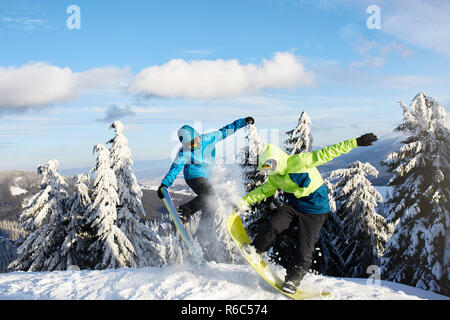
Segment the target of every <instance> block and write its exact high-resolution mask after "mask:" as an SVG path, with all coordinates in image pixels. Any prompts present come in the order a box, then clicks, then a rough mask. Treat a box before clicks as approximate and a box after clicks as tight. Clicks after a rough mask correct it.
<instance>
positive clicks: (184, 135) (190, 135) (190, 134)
mask: <svg viewBox="0 0 450 320" xmlns="http://www.w3.org/2000/svg"><path fill="white" fill-rule="evenodd" d="M199 135H200V134H199V133H198V132H197V131H196V130H195V129H194V128H192V127H191V126H188V125H187V124H185V125H184V126H182V127H181V128H180V129H179V130H178V139H180V142H181V143H188V142H190V141H191V140H192V139H194V138H196V137H198V136H199Z"/></svg>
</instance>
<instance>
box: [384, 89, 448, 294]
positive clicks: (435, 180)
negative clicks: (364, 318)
mask: <svg viewBox="0 0 450 320" xmlns="http://www.w3.org/2000/svg"><path fill="white" fill-rule="evenodd" d="M400 106H401V107H402V109H403V122H402V123H401V124H400V125H398V126H397V127H396V128H395V131H398V132H402V133H404V134H405V135H406V140H404V141H403V142H402V143H403V146H402V147H401V148H400V150H399V151H397V152H394V153H392V154H390V155H389V156H388V158H387V160H386V161H385V162H384V164H385V165H386V166H387V167H388V172H390V173H392V174H393V178H392V179H391V180H390V181H389V186H392V187H393V193H392V195H391V198H390V199H389V201H388V203H389V204H390V205H391V208H392V209H391V212H390V213H389V215H388V220H389V221H391V222H393V223H395V224H396V226H395V230H394V234H393V236H392V237H391V238H390V240H389V242H388V244H387V247H386V252H385V255H384V256H383V258H382V265H381V272H382V276H383V277H384V278H386V279H387V280H391V281H395V282H401V283H404V284H408V285H414V286H416V287H418V288H421V289H425V290H432V291H435V292H439V293H441V294H445V295H450V288H449V286H448V283H449V279H450V267H449V265H450V239H449V238H450V216H449V208H450V203H449V196H450V194H449V185H450V183H449V180H448V179H449V175H450V167H449V163H448V161H449V159H450V152H449V148H450V141H449V140H450V139H449V129H448V127H447V126H446V114H445V111H444V108H442V107H441V106H440V105H439V104H438V103H437V102H436V101H434V100H433V99H432V98H431V97H427V96H426V95H425V94H424V93H419V94H418V95H416V97H415V98H414V100H413V101H412V103H411V105H410V107H409V108H408V107H407V106H406V105H405V104H404V103H400Z"/></svg>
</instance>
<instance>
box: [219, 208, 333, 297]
mask: <svg viewBox="0 0 450 320" xmlns="http://www.w3.org/2000/svg"><path fill="white" fill-rule="evenodd" d="M227 228H228V233H229V234H230V236H231V238H233V240H234V242H235V243H236V245H237V246H238V248H239V250H241V248H242V246H243V245H244V244H245V243H248V244H250V242H251V241H250V238H249V237H248V235H247V232H246V231H245V228H244V225H243V224H242V220H241V217H240V216H239V215H238V214H236V213H232V214H231V215H230V217H229V218H228V221H227ZM241 254H242V256H243V257H244V258H245V260H247V262H248V263H249V264H250V265H251V266H252V267H253V269H255V271H256V272H257V273H258V274H259V275H260V276H261V277H262V278H263V279H264V280H265V281H266V282H268V283H269V284H270V285H271V286H272V287H274V288H275V289H277V290H278V291H280V292H281V293H283V294H284V295H286V296H288V297H290V298H292V299H295V300H303V299H309V298H316V297H320V296H327V295H330V294H331V293H330V292H310V291H303V290H300V289H298V290H297V292H296V293H294V294H290V293H287V292H284V291H282V290H281V288H282V287H283V283H284V280H282V279H281V278H280V277H278V276H277V275H276V274H275V273H274V272H273V271H272V270H271V269H270V267H269V266H268V265H267V263H266V262H265V261H264V260H263V259H262V258H261V257H260V256H258V255H256V254H255V255H254V256H255V257H253V256H252V257H249V256H247V255H245V254H243V253H242V251H241Z"/></svg>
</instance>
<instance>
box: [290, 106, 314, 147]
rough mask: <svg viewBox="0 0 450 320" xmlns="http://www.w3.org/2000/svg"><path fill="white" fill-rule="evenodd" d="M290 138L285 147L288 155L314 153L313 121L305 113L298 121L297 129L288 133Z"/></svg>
mask: <svg viewBox="0 0 450 320" xmlns="http://www.w3.org/2000/svg"><path fill="white" fill-rule="evenodd" d="M286 134H287V136H288V138H287V139H286V141H285V143H284V145H285V148H286V152H287V153H288V154H291V155H292V154H298V153H302V152H311V151H312V142H313V138H312V135H311V119H310V118H309V116H308V114H307V113H306V111H303V112H302V114H301V115H300V118H299V119H298V124H297V127H295V128H294V129H292V130H290V131H287V132H286Z"/></svg>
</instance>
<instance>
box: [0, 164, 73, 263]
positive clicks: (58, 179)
mask: <svg viewBox="0 0 450 320" xmlns="http://www.w3.org/2000/svg"><path fill="white" fill-rule="evenodd" d="M58 165H59V163H58V161H57V160H50V161H48V163H47V164H45V165H40V166H39V167H38V170H37V172H38V174H40V175H42V176H43V178H42V183H41V191H40V192H39V193H38V194H36V195H35V196H34V197H32V198H31V199H30V200H29V201H27V203H26V207H25V210H24V211H23V213H22V214H21V216H20V218H19V219H20V221H21V222H22V224H23V227H24V229H26V230H27V231H28V232H29V233H30V234H29V235H28V236H27V237H26V238H25V240H24V241H23V243H22V244H21V245H20V246H19V248H18V249H17V259H16V260H14V261H13V262H11V264H10V266H9V268H10V269H11V270H23V271H42V270H47V271H52V270H65V269H66V267H67V266H66V264H65V261H63V260H61V257H60V247H61V245H62V243H63V241H64V238H65V235H66V229H65V225H64V223H63V222H64V219H65V216H66V213H65V201H66V198H67V184H66V182H65V181H64V179H63V177H62V176H61V175H60V174H59V173H58V172H57V171H56V168H57V167H58Z"/></svg>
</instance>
